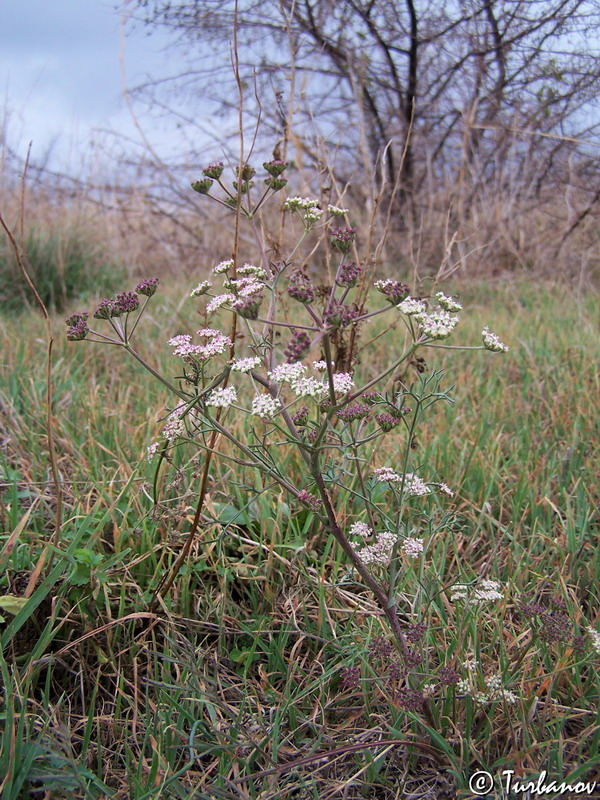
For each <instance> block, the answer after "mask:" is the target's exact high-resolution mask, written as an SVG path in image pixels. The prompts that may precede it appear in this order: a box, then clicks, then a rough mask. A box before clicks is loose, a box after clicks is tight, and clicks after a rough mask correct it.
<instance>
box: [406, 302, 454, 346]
mask: <svg viewBox="0 0 600 800" xmlns="http://www.w3.org/2000/svg"><path fill="white" fill-rule="evenodd" d="M415 319H416V321H417V322H418V323H419V327H420V328H421V331H422V332H423V333H424V334H425V336H427V338H428V339H447V338H448V336H450V334H451V333H452V331H453V330H454V328H456V326H457V325H458V317H453V316H452V315H451V314H450V312H449V311H444V309H440V310H436V311H432V312H431V313H430V314H416V315H415Z"/></svg>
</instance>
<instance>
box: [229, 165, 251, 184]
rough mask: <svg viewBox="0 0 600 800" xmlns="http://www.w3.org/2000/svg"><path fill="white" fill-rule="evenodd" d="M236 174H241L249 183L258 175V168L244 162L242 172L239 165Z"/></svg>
mask: <svg viewBox="0 0 600 800" xmlns="http://www.w3.org/2000/svg"><path fill="white" fill-rule="evenodd" d="M235 174H236V175H237V176H238V177H240V176H241V178H242V180H243V181H245V182H246V183H247V182H248V181H249V180H251V179H252V178H253V177H254V176H255V175H256V170H255V169H254V167H251V166H250V164H244V166H243V167H242V171H241V173H240V168H239V167H236V168H235ZM234 185H235V184H234Z"/></svg>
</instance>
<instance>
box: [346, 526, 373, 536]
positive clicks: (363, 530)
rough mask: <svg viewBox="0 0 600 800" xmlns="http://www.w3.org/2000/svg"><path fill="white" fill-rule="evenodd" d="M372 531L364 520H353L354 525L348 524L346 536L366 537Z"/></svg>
mask: <svg viewBox="0 0 600 800" xmlns="http://www.w3.org/2000/svg"><path fill="white" fill-rule="evenodd" d="M372 533H373V530H372V529H371V528H369V526H368V525H367V523H366V522H355V523H354V525H351V526H350V530H349V531H348V536H360V537H361V538H363V539H366V538H367V536H370V535H371V534H372Z"/></svg>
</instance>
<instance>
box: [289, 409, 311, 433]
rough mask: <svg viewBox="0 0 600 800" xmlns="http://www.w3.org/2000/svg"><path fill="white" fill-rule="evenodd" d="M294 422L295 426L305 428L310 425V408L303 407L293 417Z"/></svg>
mask: <svg viewBox="0 0 600 800" xmlns="http://www.w3.org/2000/svg"><path fill="white" fill-rule="evenodd" d="M292 422H293V423H294V425H298V427H300V428H303V427H304V426H305V425H306V424H307V423H308V408H307V407H306V406H302V408H301V409H300V410H299V411H297V412H296V413H295V414H294V415H293V416H292Z"/></svg>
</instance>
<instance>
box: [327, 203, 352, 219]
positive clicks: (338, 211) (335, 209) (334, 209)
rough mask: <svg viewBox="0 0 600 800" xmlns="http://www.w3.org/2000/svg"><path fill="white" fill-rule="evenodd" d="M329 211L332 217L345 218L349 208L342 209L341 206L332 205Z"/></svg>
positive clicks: (328, 208) (328, 207) (329, 206)
mask: <svg viewBox="0 0 600 800" xmlns="http://www.w3.org/2000/svg"><path fill="white" fill-rule="evenodd" d="M327 211H329V213H330V214H331V216H332V217H343V216H344V215H345V214H347V213H348V209H347V208H340V207H339V206H332V205H331V204H330V205H328V206H327Z"/></svg>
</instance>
